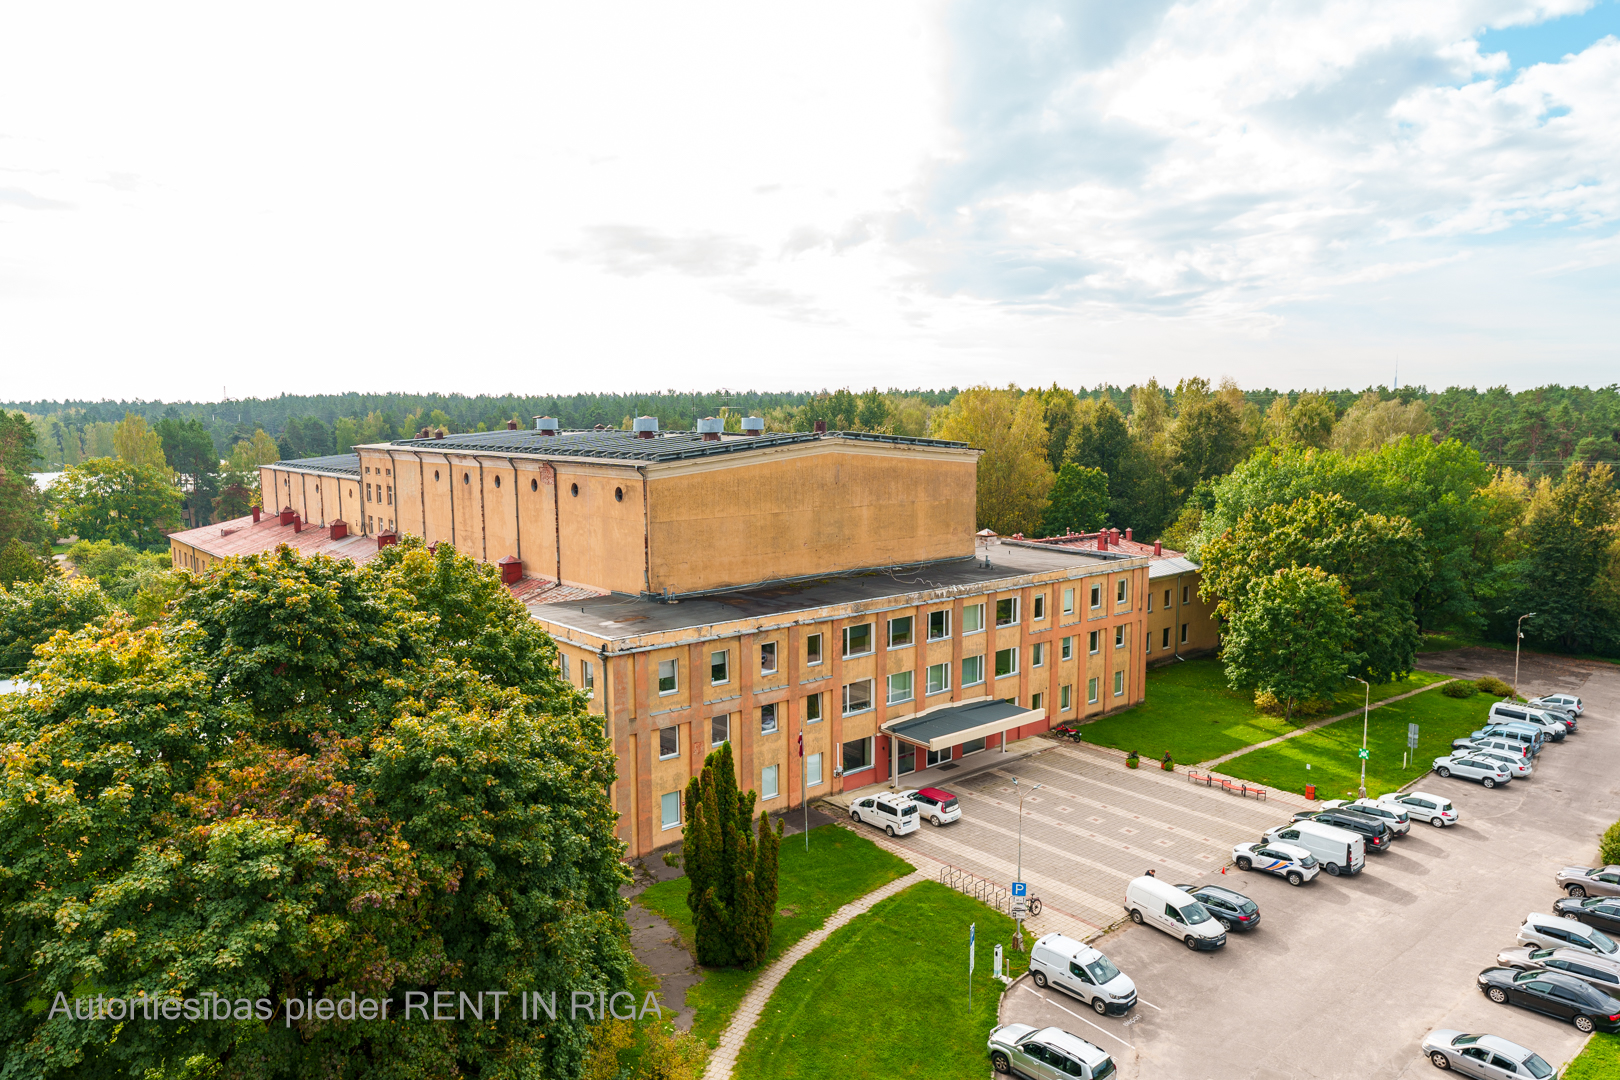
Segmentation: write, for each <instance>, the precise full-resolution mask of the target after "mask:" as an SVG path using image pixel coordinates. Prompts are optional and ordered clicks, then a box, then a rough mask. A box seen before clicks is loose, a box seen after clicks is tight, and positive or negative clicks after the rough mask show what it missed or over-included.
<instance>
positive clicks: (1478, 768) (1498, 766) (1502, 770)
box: [1434, 754, 1513, 788]
mask: <svg viewBox="0 0 1620 1080" xmlns="http://www.w3.org/2000/svg"><path fill="white" fill-rule="evenodd" d="M1434 773H1435V775H1436V776H1460V777H1462V778H1463V779H1464V780H1478V781H1479V782H1480V783H1481V784H1482V785H1484V786H1485V787H1488V788H1493V787H1495V786H1496V785H1498V784H1506V783H1507V782H1509V781H1510V780H1512V779H1513V774H1512V773H1510V772H1508V771H1507V766H1506V765H1503V764H1502V763H1501V762H1500V761H1486V760H1484V759H1483V758H1475V757H1467V756H1466V755H1463V754H1452V755H1451V756H1450V757H1442V758H1435V759H1434Z"/></svg>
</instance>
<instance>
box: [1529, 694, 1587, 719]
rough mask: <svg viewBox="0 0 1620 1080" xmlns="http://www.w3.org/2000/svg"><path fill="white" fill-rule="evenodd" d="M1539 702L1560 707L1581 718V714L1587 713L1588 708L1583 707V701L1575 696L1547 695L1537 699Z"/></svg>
mask: <svg viewBox="0 0 1620 1080" xmlns="http://www.w3.org/2000/svg"><path fill="white" fill-rule="evenodd" d="M1537 700H1538V701H1545V702H1548V703H1549V704H1552V705H1560V706H1562V707H1563V708H1564V709H1566V710H1567V711H1569V712H1572V713H1574V714H1575V715H1576V716H1579V715H1581V713H1583V712H1585V711H1586V706H1585V705H1582V704H1581V699H1580V698H1578V697H1576V696H1575V695H1574V694H1545V695H1543V696H1542V697H1540V698H1537Z"/></svg>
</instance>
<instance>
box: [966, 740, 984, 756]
mask: <svg viewBox="0 0 1620 1080" xmlns="http://www.w3.org/2000/svg"><path fill="white" fill-rule="evenodd" d="M984 746H985V740H984V739H969V740H968V741H967V742H965V743H963V744H962V756H963V757H967V756H968V755H969V754H977V753H978V752H979V751H980V750H983V749H984Z"/></svg>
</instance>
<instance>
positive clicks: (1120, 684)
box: [1114, 671, 1125, 697]
mask: <svg viewBox="0 0 1620 1080" xmlns="http://www.w3.org/2000/svg"><path fill="white" fill-rule="evenodd" d="M1114 696H1115V697H1124V696H1125V673H1124V672H1123V671H1116V672H1114Z"/></svg>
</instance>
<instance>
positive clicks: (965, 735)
mask: <svg viewBox="0 0 1620 1080" xmlns="http://www.w3.org/2000/svg"><path fill="white" fill-rule="evenodd" d="M1045 719H1046V710H1045V709H1026V708H1024V707H1023V706H1021V705H1015V704H1013V703H1012V702H1009V701H1002V700H1000V699H999V698H980V699H979V700H977V701H957V702H952V703H951V704H949V705H936V706H934V707H933V708H932V709H924V710H923V711H922V712H920V713H917V714H916V715H914V716H905V717H901V718H900V719H898V720H890V721H889V722H888V723H886V724H884V725H883V726H882V728H881V730H882V732H883V733H884V734H885V735H893V736H895V737H896V738H900V739H904V740H906V741H907V742H910V743H916V744H917V745H918V746H922V747H926V748H927V749H929V750H933V751H939V750H944V749H946V748H947V747H951V746H955V745H957V744H958V743H965V742H968V741H970V740H972V739H982V738H985V737H987V736H990V735H995V734H998V733H1000V732H1004V731H1008V730H1010V729H1012V728H1015V727H1022V726H1023V725H1025V724H1036V723H1039V722H1041V721H1042V720H1045Z"/></svg>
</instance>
